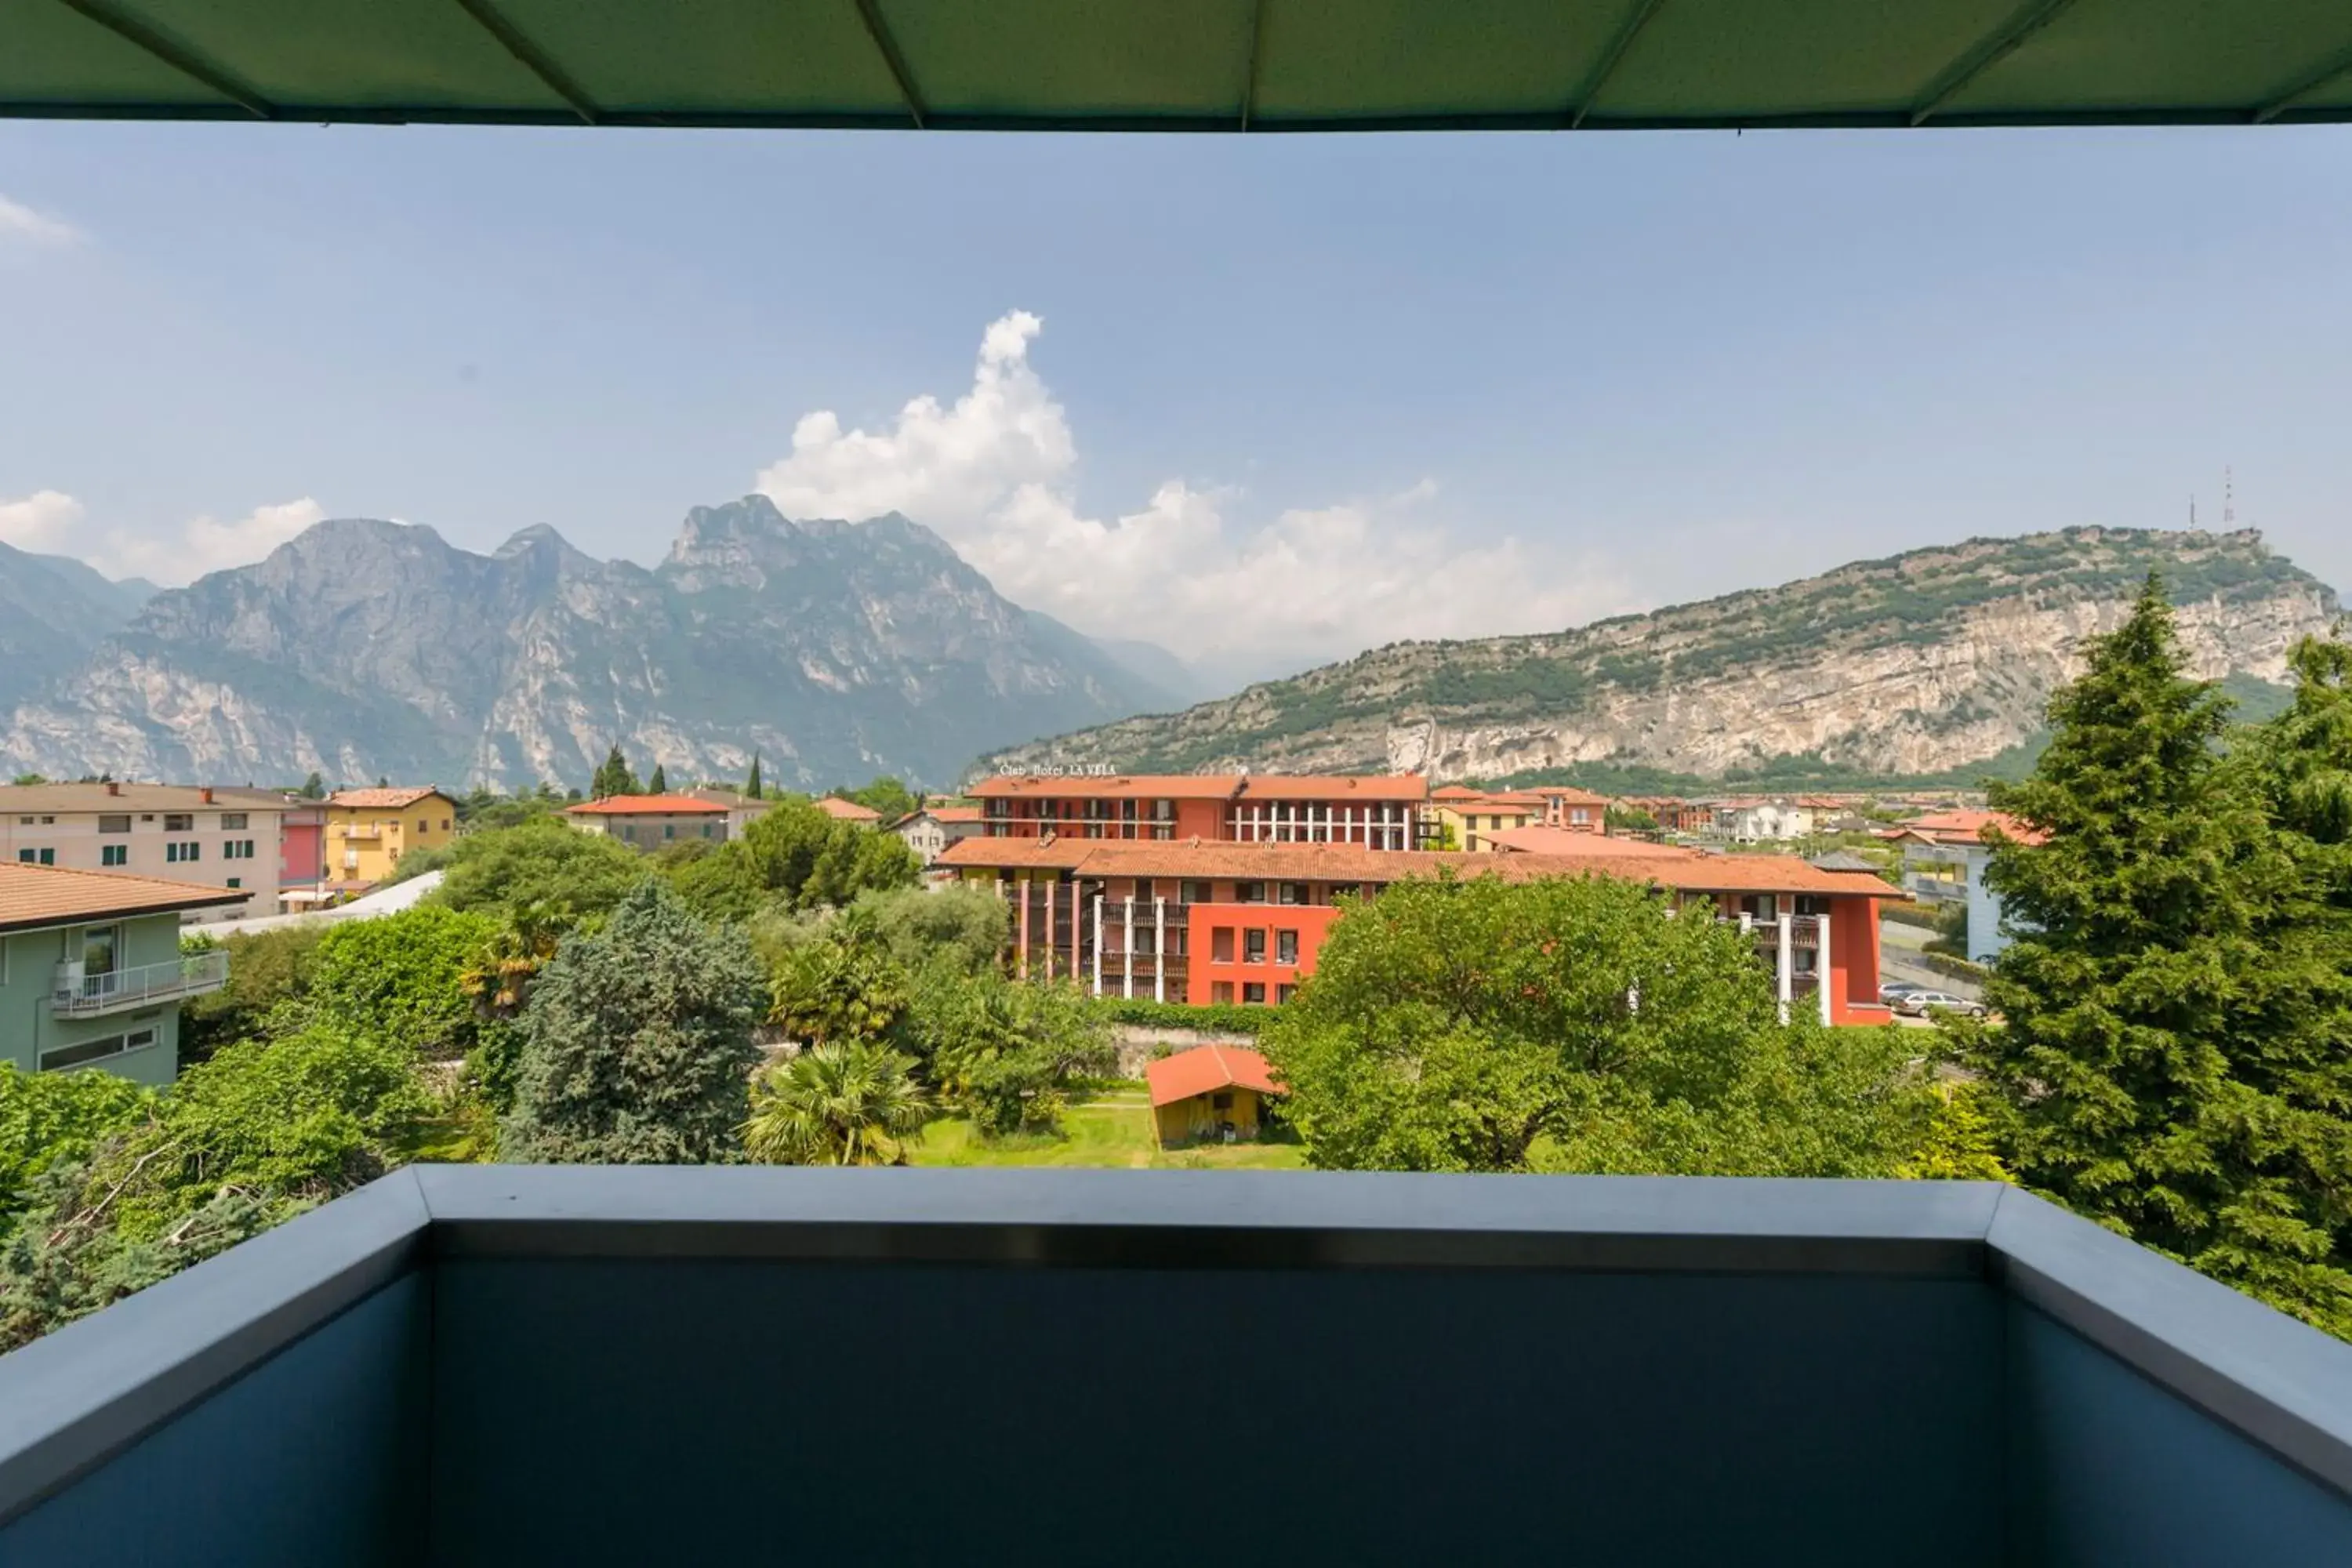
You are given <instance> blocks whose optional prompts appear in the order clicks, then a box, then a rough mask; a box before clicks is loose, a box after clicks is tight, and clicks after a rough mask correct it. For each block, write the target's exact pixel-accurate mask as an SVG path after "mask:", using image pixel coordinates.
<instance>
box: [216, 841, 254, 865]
mask: <svg viewBox="0 0 2352 1568" xmlns="http://www.w3.org/2000/svg"><path fill="white" fill-rule="evenodd" d="M221 858H222V859H224V860H250V859H252V858H253V840H252V839H250V838H232V839H229V840H228V841H227V842H226V843H224V844H223V845H222V846H221Z"/></svg>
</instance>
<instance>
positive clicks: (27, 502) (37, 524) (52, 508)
mask: <svg viewBox="0 0 2352 1568" xmlns="http://www.w3.org/2000/svg"><path fill="white" fill-rule="evenodd" d="M81 513H82V505H81V502H79V501H78V500H74V498H73V497H71V496H69V495H68V494H66V493H65V492H64V491H63V490H35V491H34V492H33V493H32V494H31V495H28V496H26V497H25V498H24V499H23V500H0V544H13V545H15V546H16V548H17V549H19V550H30V551H33V552H37V553H38V554H43V555H56V554H59V553H64V554H71V553H72V550H71V548H70V547H71V546H72V545H73V543H74V542H75V540H74V525H75V524H76V523H78V522H79V521H81Z"/></svg>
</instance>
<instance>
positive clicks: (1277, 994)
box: [1274, 985, 1298, 1002]
mask: <svg viewBox="0 0 2352 1568" xmlns="http://www.w3.org/2000/svg"><path fill="white" fill-rule="evenodd" d="M1297 994H1298V987H1297V986H1296V985H1277V986H1276V987H1275V988H1274V999H1275V1000H1276V1002H1287V1001H1289V1000H1290V999H1291V998H1292V997H1293V996H1296V995H1297Z"/></svg>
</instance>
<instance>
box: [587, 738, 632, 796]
mask: <svg viewBox="0 0 2352 1568" xmlns="http://www.w3.org/2000/svg"><path fill="white" fill-rule="evenodd" d="M643 793H644V792H643V791H642V790H640V789H639V788H638V787H637V775H636V774H635V773H632V772H631V771H630V770H629V759H628V758H626V757H625V756H623V755H622V754H621V743H620V742H618V741H615V742H613V749H612V750H611V751H609V752H605V753H604V762H603V763H601V764H600V765H599V766H598V767H597V769H596V773H595V776H594V777H593V778H592V779H590V780H589V781H588V794H589V795H590V796H591V797H592V798H593V799H596V800H603V799H604V798H605V797H606V796H608V795H641V794H643Z"/></svg>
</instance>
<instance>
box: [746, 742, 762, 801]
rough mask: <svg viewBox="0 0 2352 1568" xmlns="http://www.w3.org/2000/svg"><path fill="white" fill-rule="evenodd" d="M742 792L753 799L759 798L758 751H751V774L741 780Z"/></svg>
mask: <svg viewBox="0 0 2352 1568" xmlns="http://www.w3.org/2000/svg"><path fill="white" fill-rule="evenodd" d="M743 793H744V794H745V795H750V796H751V798H752V799H753V800H758V799H759V798H760V753H759V752H752V753H751V777H750V778H748V779H746V780H744V781H743Z"/></svg>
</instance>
